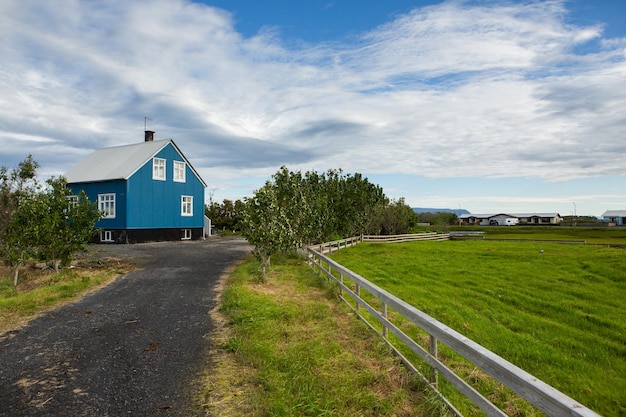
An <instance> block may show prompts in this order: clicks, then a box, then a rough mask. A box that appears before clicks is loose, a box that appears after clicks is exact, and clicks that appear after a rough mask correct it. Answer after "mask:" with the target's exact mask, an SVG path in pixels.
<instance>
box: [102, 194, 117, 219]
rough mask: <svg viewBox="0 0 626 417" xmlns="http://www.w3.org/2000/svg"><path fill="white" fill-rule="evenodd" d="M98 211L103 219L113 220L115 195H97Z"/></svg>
mask: <svg viewBox="0 0 626 417" xmlns="http://www.w3.org/2000/svg"><path fill="white" fill-rule="evenodd" d="M98 210H100V211H101V212H102V218H103V219H114V218H115V194H114V193H111V194H98Z"/></svg>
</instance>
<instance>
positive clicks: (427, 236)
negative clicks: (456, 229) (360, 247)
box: [361, 232, 450, 242]
mask: <svg viewBox="0 0 626 417" xmlns="http://www.w3.org/2000/svg"><path fill="white" fill-rule="evenodd" d="M449 239H450V234H448V233H437V232H426V233H411V234H405V235H364V236H362V237H361V241H363V242H411V241H414V240H449Z"/></svg>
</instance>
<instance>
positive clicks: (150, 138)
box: [146, 130, 154, 142]
mask: <svg viewBox="0 0 626 417" xmlns="http://www.w3.org/2000/svg"><path fill="white" fill-rule="evenodd" d="M153 140H154V132H153V131H152V130H146V142H152V141H153Z"/></svg>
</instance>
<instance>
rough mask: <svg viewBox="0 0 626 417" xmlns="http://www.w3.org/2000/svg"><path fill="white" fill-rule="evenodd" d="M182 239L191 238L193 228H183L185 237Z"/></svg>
mask: <svg viewBox="0 0 626 417" xmlns="http://www.w3.org/2000/svg"><path fill="white" fill-rule="evenodd" d="M181 240H191V229H183V237H182V238H181Z"/></svg>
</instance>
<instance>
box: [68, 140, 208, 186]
mask: <svg viewBox="0 0 626 417" xmlns="http://www.w3.org/2000/svg"><path fill="white" fill-rule="evenodd" d="M170 143H171V144H172V146H174V148H175V149H176V151H177V152H178V153H179V154H180V155H181V156H182V158H183V159H184V160H185V162H186V163H187V166H189V168H191V170H192V171H193V172H194V174H195V175H196V176H197V177H198V179H199V180H200V182H202V184H203V185H204V186H205V187H206V183H205V182H204V180H203V179H202V178H201V177H200V175H198V173H197V172H196V170H195V169H194V168H193V167H192V166H191V164H190V163H189V161H188V160H187V158H186V157H185V155H183V153H182V152H181V151H180V149H179V148H178V146H176V144H175V143H174V141H173V140H171V139H165V140H155V141H148V142H140V143H135V144H132V145H123V146H115V147H112V148H103V149H98V150H97V151H95V152H93V153H92V154H91V155H89V156H87V157H86V158H85V159H83V160H81V161H80V162H79V163H78V164H76V165H74V167H72V168H71V169H70V170H69V171H67V172H66V173H65V175H64V177H65V178H66V179H67V182H68V183H69V184H72V183H82V182H98V181H110V180H127V179H128V178H130V177H131V176H132V175H133V174H134V173H135V172H136V171H137V170H138V169H139V168H141V167H142V166H143V165H144V164H145V163H146V162H147V161H149V160H150V159H152V157H154V155H156V154H157V153H159V152H160V151H161V149H163V148H165V147H166V146H167V145H169V144H170Z"/></svg>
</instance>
